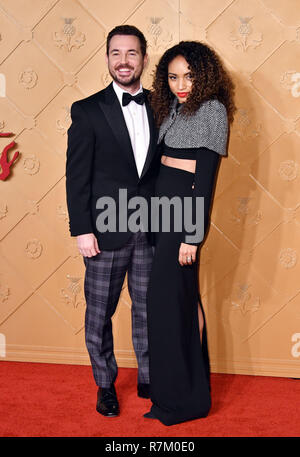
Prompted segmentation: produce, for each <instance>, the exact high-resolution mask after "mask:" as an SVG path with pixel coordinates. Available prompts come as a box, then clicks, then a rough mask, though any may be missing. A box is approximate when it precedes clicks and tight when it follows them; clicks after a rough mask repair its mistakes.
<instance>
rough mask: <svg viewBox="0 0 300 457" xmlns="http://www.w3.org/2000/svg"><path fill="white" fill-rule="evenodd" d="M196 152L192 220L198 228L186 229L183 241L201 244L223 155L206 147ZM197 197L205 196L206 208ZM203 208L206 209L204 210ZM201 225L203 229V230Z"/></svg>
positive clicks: (195, 244)
mask: <svg viewBox="0 0 300 457" xmlns="http://www.w3.org/2000/svg"><path fill="white" fill-rule="evenodd" d="M195 152H196V170H195V178H194V189H193V195H192V221H193V224H194V226H195V227H196V229H195V230H194V231H193V232H192V233H189V232H188V231H187V230H185V231H184V232H183V239H182V242H183V243H187V244H192V245H194V246H199V245H200V243H201V242H202V241H203V239H204V237H205V234H206V232H207V229H208V224H209V218H210V210H211V204H212V194H213V190H214V184H215V179H216V175H217V170H218V164H219V161H220V158H221V156H220V155H219V154H218V153H216V152H214V151H212V150H210V149H208V148H204V147H201V148H198V149H197V150H196V151H195ZM196 197H203V198H204V208H203V206H202V205H201V204H199V203H197V200H196ZM202 208H203V209H204V211H202ZM196 211H197V214H196ZM201 225H202V227H203V230H201ZM191 236H193V237H194V239H195V241H192V242H190V241H189V237H191Z"/></svg>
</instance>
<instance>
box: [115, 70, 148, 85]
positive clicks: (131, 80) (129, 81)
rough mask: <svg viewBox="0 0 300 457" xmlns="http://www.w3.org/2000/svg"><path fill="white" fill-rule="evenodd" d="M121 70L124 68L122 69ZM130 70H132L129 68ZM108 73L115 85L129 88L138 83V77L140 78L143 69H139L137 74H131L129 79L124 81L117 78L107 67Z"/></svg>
mask: <svg viewBox="0 0 300 457" xmlns="http://www.w3.org/2000/svg"><path fill="white" fill-rule="evenodd" d="M122 68H124V67H122ZM117 70H118V69H117ZM130 70H132V68H130ZM108 71H109V74H110V76H111V77H112V79H113V80H114V81H115V82H116V83H119V84H121V85H122V86H124V87H130V86H132V85H133V84H134V83H136V82H137V81H139V79H140V77H141V76H142V72H143V68H142V69H141V71H140V72H139V73H138V74H133V75H132V77H131V78H130V79H128V80H125V81H124V80H123V79H120V78H118V76H117V74H116V73H113V72H112V71H111V69H110V68H109V67H108Z"/></svg>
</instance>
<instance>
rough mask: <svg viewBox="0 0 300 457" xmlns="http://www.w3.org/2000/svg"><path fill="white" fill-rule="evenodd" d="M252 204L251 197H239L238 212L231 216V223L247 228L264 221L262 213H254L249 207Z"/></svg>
mask: <svg viewBox="0 0 300 457" xmlns="http://www.w3.org/2000/svg"><path fill="white" fill-rule="evenodd" d="M250 202H251V198H250V197H237V208H236V211H235V213H231V215H230V220H231V222H234V223H236V224H241V225H243V226H246V225H256V224H258V223H259V222H260V221H261V220H262V213H261V211H256V212H253V209H252V208H251V207H250V206H249V205H250Z"/></svg>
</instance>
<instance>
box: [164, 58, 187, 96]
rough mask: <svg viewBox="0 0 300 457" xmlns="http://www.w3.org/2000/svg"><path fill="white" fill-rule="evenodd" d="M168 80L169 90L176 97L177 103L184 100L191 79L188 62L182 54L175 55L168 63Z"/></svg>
mask: <svg viewBox="0 0 300 457" xmlns="http://www.w3.org/2000/svg"><path fill="white" fill-rule="evenodd" d="M168 82H169V87H170V91H171V92H172V93H173V94H174V95H175V96H176V97H177V98H178V101H179V103H184V102H186V100H187V98H188V95H189V93H190V92H191V90H192V85H193V80H192V75H191V71H190V69H189V64H188V63H187V61H186V60H185V58H184V57H183V56H177V57H175V58H174V59H173V60H172V61H171V62H170V63H169V67H168Z"/></svg>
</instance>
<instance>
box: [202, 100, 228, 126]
mask: <svg viewBox="0 0 300 457" xmlns="http://www.w3.org/2000/svg"><path fill="white" fill-rule="evenodd" d="M195 115H196V116H198V117H202V116H209V117H210V118H212V119H213V118H215V119H216V120H218V119H219V120H222V119H223V120H225V121H226V122H227V110H226V107H225V105H224V104H223V103H222V102H220V100H217V99H211V100H206V101H205V102H203V103H201V105H200V106H199V108H198V110H197V111H196V113H195Z"/></svg>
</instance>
